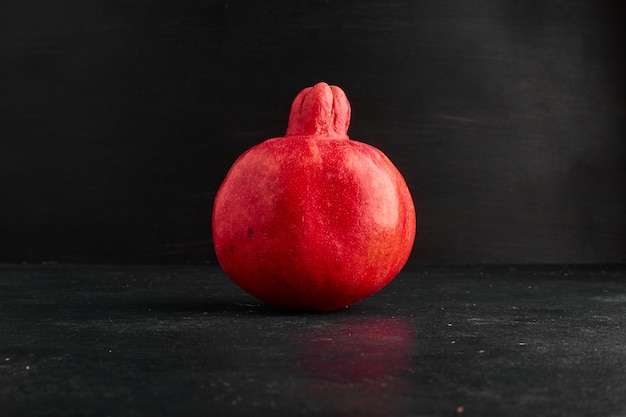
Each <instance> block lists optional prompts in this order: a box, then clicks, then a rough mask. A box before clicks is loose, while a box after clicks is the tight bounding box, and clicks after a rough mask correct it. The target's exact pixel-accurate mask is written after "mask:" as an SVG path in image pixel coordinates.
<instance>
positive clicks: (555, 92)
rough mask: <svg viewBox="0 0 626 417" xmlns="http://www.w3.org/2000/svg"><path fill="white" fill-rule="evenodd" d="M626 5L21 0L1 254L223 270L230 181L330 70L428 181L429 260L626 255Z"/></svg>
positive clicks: (362, 123) (11, 59) (377, 134)
mask: <svg viewBox="0 0 626 417" xmlns="http://www.w3.org/2000/svg"><path fill="white" fill-rule="evenodd" d="M622 8H623V7H622V5H621V2H618V1H590V0H587V1H585V0H570V1H560V0H552V1H549V0H548V1H539V0H524V1H515V0H506V1H487V0H480V1H460V0H459V1H452V0H443V1H442V0H429V1H414V0H400V1H371V0H362V1H352V2H349V1H334V0H326V1H293V0H289V1H287V0H283V1H278V0H272V1H265V2H260V1H252V0H241V1H237V0H230V1H169V2H166V1H147V0H137V1H78V0H76V1H71V0H58V1H53V2H49V1H43V0H37V1H8V2H6V1H4V2H1V3H0V145H1V147H0V262H90V263H110V262H113V263H178V262H190V263H205V262H215V256H214V253H213V250H212V244H211V239H210V212H211V205H212V202H213V197H214V195H215V191H216V190H217V187H218V186H219V184H220V182H221V181H222V179H223V178H224V176H225V174H226V171H227V170H228V168H229V166H230V165H231V164H232V162H233V161H234V160H235V158H236V157H237V156H238V155H239V154H240V153H242V152H243V151H244V150H246V149H247V148H249V147H251V146H253V145H254V144H256V143H258V142H260V141H262V140H264V139H267V138H270V137H274V136H281V135H282V134H283V133H284V131H285V129H286V125H287V117H288V112H289V107H290V105H291V101H292V99H293V98H294V97H295V95H296V94H297V93H298V91H300V90H301V89H302V88H304V87H306V86H309V85H312V84H314V83H316V82H318V81H322V80H323V81H327V82H329V83H331V84H337V85H339V86H341V87H342V88H343V89H344V90H345V91H346V93H347V95H348V97H349V99H350V102H351V104H352V110H353V118H352V124H351V128H350V130H349V134H350V136H351V137H352V138H353V139H356V140H360V141H363V142H367V143H370V144H372V145H374V146H376V147H378V148H380V149H381V150H383V152H385V153H386V154H387V155H388V156H389V157H390V158H391V160H392V161H394V163H395V164H396V166H397V167H398V168H399V169H400V171H401V172H402V173H403V174H404V176H405V178H406V180H407V183H408V184H409V188H410V189H411V192H412V194H413V197H414V200H415V203H416V208H417V211H418V233H417V240H416V244H415V248H414V252H413V254H412V257H411V262H412V263H418V264H450V263H460V264H463V263H622V262H624V261H626V220H625V215H624V213H626V193H625V190H626V165H625V161H626V149H625V143H624V133H625V129H624V118H625V115H626V113H625V107H626V106H625V104H626V100H625V94H624V93H625V85H624V73H625V69H626V68H625V61H624V30H623V24H624V21H625V19H624V12H623V11H622Z"/></svg>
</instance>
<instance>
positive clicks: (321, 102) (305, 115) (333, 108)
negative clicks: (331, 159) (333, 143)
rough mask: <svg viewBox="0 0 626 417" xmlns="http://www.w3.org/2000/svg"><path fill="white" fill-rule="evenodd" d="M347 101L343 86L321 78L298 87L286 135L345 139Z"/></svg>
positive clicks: (348, 116) (348, 123)
mask: <svg viewBox="0 0 626 417" xmlns="http://www.w3.org/2000/svg"><path fill="white" fill-rule="evenodd" d="M349 125H350V103H349V102H348V98H347V97H346V94H345V93H344V92H343V90H342V89H341V88H339V87H337V86H335V85H328V84H326V83H324V82H320V83H317V84H315V85H314V86H313V87H307V88H305V89H304V90H302V91H300V93H298V95H297V96H296V98H295V99H294V100H293V104H292V105H291V113H290V114H289V124H288V125H287V133H286V134H285V136H325V137H328V138H333V139H348V126H349Z"/></svg>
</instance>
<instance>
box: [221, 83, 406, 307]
mask: <svg viewBox="0 0 626 417" xmlns="http://www.w3.org/2000/svg"><path fill="white" fill-rule="evenodd" d="M349 123H350V104H349V102H348V99H347V98H346V95H345V94H344V92H343V91H342V90H341V89H340V88H339V87H336V86H329V85H328V84H326V83H318V84H316V85H315V86H313V87H308V88H305V89H304V90H302V91H301V92H300V93H299V94H298V95H297V96H296V98H295V100H294V102H293V104H292V106H291V114H290V116H289V124H288V127H287V133H286V135H285V136H284V137H279V138H273V139H268V140H266V141H265V142H262V143H260V144H258V145H256V146H254V147H252V148H251V149H249V150H247V151H246V152H244V153H243V154H242V155H241V156H240V157H239V158H238V159H237V160H236V161H235V163H234V164H233V166H232V167H231V168H230V170H229V171H228V174H227V175H226V178H225V179H224V182H223V183H222V185H221V186H220V188H219V190H218V192H217V195H216V196H215V202H214V206H213V215H212V227H213V230H212V231H213V243H214V246H215V252H216V255H217V259H218V261H219V263H220V266H221V267H222V269H223V270H224V272H225V273H226V274H227V275H228V276H229V277H230V278H231V279H232V280H233V281H234V282H235V283H236V284H237V285H239V286H240V287H241V288H242V289H244V290H245V291H247V292H249V293H250V294H252V295H253V296H255V297H256V298H258V299H260V300H262V301H264V302H266V303H269V304H271V305H274V306H276V307H280V308H286V309H298V310H312V311H332V310H338V309H341V308H344V307H346V306H348V305H350V304H353V303H356V302H357V301H360V300H362V299H364V298H365V297H368V296H370V295H372V294H374V293H376V292H377V291H379V290H380V289H381V288H383V287H384V286H385V285H387V284H388V283H389V282H390V281H391V280H392V279H393V278H394V277H395V276H396V275H397V274H398V273H399V272H400V270H401V269H402V268H403V267H404V265H405V264H406V261H407V259H408V257H409V255H410V253H411V249H412V247H413V241H414V239H415V208H414V206H413V200H412V199H411V194H410V193H409V189H408V187H407V185H406V182H405V181H404V178H403V177H402V175H401V174H400V172H399V171H398V170H397V169H396V167H395V166H394V165H393V164H392V163H391V161H390V160H389V159H388V158H387V157H386V156H385V155H384V154H383V153H382V152H381V151H380V150H378V149H376V148H374V147H372V146H370V145H367V144H365V143H362V142H357V141H354V140H350V138H349V137H348V134H347V130H348V125H349Z"/></svg>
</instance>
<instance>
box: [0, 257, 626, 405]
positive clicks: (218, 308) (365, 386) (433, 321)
mask: <svg viewBox="0 0 626 417" xmlns="http://www.w3.org/2000/svg"><path fill="white" fill-rule="evenodd" d="M0 414H1V415H2V416H79V415H80V416H90V415H93V416H157V415H158V416H162V415H172V416H187V415H189V416H235V415H242V416H243V415H246V416H248V415H261V414H262V415H274V416H276V415H278V416H298V415H314V416H326V415H329V416H380V417H384V416H455V415H459V414H461V415H463V416H504V415H506V416H614V417H617V416H626V268H625V267H623V266H622V267H578V268H565V267H523V268H511V267H492V268H479V267H470V268H463V267H455V268H436V267H412V268H408V269H406V270H405V271H403V272H402V273H401V274H400V275H399V276H398V278H396V280H394V281H393V282H392V283H391V284H390V285H389V286H388V287H387V288H385V289H384V290H383V291H382V292H380V293H379V294H376V295H374V296H373V297H371V298H369V299H367V300H365V301H363V302H361V303H359V304H356V305H354V306H352V307H350V308H348V309H345V310H343V311H340V312H336V313H327V314H310V313H290V312H284V311H276V310H273V309H272V308H269V307H267V306H265V305H263V304H261V303H259V302H258V301H256V300H255V299H253V298H251V297H250V296H248V295H247V294H245V293H243V292H242V291H241V290H239V288H237V287H236V286H235V285H234V284H232V283H231V282H230V281H229V280H228V278H226V276H225V275H224V274H223V273H222V272H221V271H220V270H219V268H218V267H215V266H201V267H191V266H181V267H174V266H168V267H157V266H154V267H141V266H97V267H96V266H78V267H72V266H56V265H48V266H0Z"/></svg>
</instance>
